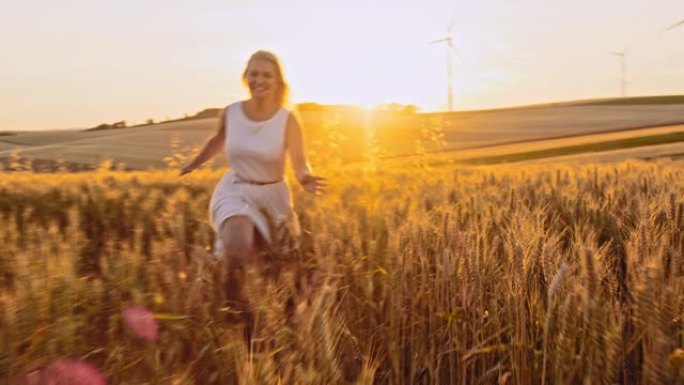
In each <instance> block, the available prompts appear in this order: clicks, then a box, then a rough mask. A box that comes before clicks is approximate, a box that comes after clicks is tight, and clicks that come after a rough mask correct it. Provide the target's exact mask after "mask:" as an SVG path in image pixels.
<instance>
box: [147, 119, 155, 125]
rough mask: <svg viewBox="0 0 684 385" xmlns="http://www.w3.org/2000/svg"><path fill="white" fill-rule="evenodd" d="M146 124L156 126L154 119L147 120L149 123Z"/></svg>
mask: <svg viewBox="0 0 684 385" xmlns="http://www.w3.org/2000/svg"><path fill="white" fill-rule="evenodd" d="M145 124H147V125H148V126H151V125H153V124H154V119H152V118H149V119H147V121H146V122H145Z"/></svg>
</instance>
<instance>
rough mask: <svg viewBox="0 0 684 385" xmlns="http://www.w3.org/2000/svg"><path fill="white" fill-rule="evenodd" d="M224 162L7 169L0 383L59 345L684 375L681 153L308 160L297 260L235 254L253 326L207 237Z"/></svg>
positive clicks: (422, 380) (355, 364)
mask: <svg viewBox="0 0 684 385" xmlns="http://www.w3.org/2000/svg"><path fill="white" fill-rule="evenodd" d="M222 172H223V170H214V171H212V170H209V169H206V170H200V171H197V172H195V173H192V174H190V175H188V176H186V177H184V178H182V179H181V178H178V177H177V171H175V170H169V171H155V172H119V171H110V170H105V169H103V170H100V171H98V172H89V173H80V174H68V173H56V174H33V173H29V172H18V173H7V174H0V223H2V231H1V232H0V383H1V384H10V383H13V381H19V380H16V379H19V378H21V376H22V374H23V373H26V372H28V371H30V370H32V368H35V367H39V366H41V365H44V364H45V363H47V362H49V361H50V360H54V359H59V358H63V357H66V358H72V359H78V360H84V361H87V362H89V363H90V364H92V365H93V366H95V367H97V368H99V369H100V370H101V371H102V372H103V373H104V374H105V375H106V377H107V379H108V382H109V383H110V384H278V383H282V384H345V383H358V384H455V385H470V384H500V385H504V384H508V385H513V384H521V385H522V384H616V383H625V384H683V383H684V350H682V347H684V335H683V331H684V257H683V255H684V219H683V218H682V217H683V216H684V212H683V211H684V198H683V197H684V178H683V176H684V171H683V169H682V168H681V163H675V162H671V161H664V160H663V161H657V162H641V161H638V162H637V161H628V162H622V163H607V164H580V165H570V164H562V163H554V164H543V165H526V166H525V165H507V166H501V165H499V166H486V167H485V166H482V167H464V166H444V167H440V168H433V167H430V166H429V162H417V163H416V164H414V165H411V166H406V167H404V168H401V169H386V168H384V167H382V164H374V165H370V166H368V167H365V168H362V167H354V168H342V167H332V166H331V167H329V168H328V169H323V170H319V171H318V173H319V174H321V175H324V176H326V177H327V178H328V179H329V185H330V187H329V189H328V192H327V193H326V195H324V196H322V197H315V196H312V195H308V194H305V193H304V192H303V191H301V189H299V187H297V186H294V184H293V194H294V195H293V198H294V204H295V209H296V211H297V213H298V215H299V218H300V221H301V225H302V229H303V234H302V237H301V239H300V241H301V247H300V248H299V249H298V250H296V252H291V253H289V254H288V253H283V255H281V257H283V258H285V260H284V262H283V260H281V261H280V262H281V265H283V266H291V265H297V266H298V269H295V270H294V272H295V273H294V274H293V273H292V271H291V270H292V269H289V270H288V269H283V271H284V273H282V274H280V278H278V279H276V278H272V279H269V278H268V277H269V276H266V275H264V274H261V273H258V272H257V271H251V272H250V273H249V280H248V282H247V287H246V291H247V293H248V296H249V298H250V302H251V306H252V308H253V309H254V313H255V321H256V329H255V332H254V338H253V340H252V344H251V345H250V346H249V347H248V346H247V345H246V344H245V342H244V338H243V330H242V328H241V326H240V325H239V324H233V323H230V322H227V321H226V319H227V318H226V313H227V312H229V310H230V309H226V307H224V306H223V304H222V303H221V300H222V299H221V295H220V290H219V287H221V285H222V280H223V278H222V273H221V268H222V266H221V264H220V263H218V262H216V261H215V260H214V259H213V258H212V257H211V255H210V247H211V245H212V242H213V233H212V230H211V228H210V226H209V224H208V217H207V205H208V201H209V198H210V195H211V192H212V189H213V187H214V185H215V183H216V182H217V181H218V179H219V178H220V176H221V173H222ZM291 181H292V179H291ZM291 183H292V182H291ZM274 264H275V262H274ZM296 283H298V284H297V285H296ZM286 303H293V304H294V308H295V309H294V311H293V312H291V314H287V312H286V311H285V310H284V308H285V306H284V304H286ZM130 305H140V306H144V307H146V308H147V309H150V310H151V311H152V312H153V313H154V317H155V319H156V320H157V321H158V322H159V324H160V330H161V333H160V336H159V339H158V340H156V341H152V342H148V341H142V340H140V339H139V338H136V336H135V335H133V334H132V333H131V332H130V330H127V329H126V327H125V326H124V324H123V320H122V310H123V309H124V308H125V307H126V306H130Z"/></svg>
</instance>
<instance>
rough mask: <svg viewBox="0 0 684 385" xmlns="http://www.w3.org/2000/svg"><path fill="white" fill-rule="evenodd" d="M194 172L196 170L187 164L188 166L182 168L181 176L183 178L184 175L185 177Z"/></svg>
mask: <svg viewBox="0 0 684 385" xmlns="http://www.w3.org/2000/svg"><path fill="white" fill-rule="evenodd" d="M192 170H194V169H193V168H192V167H190V165H189V164H186V165H184V166H183V167H181V169H180V175H179V176H183V175H185V174H189V173H191V172H192Z"/></svg>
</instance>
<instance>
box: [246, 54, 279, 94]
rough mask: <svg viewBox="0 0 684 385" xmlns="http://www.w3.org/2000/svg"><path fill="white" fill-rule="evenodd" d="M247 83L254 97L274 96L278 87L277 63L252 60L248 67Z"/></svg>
mask: <svg viewBox="0 0 684 385" xmlns="http://www.w3.org/2000/svg"><path fill="white" fill-rule="evenodd" d="M247 85H248V86H249V92H250V93H251V94H252V98H253V99H260V100H267V99H270V98H274V97H275V93H276V91H277V89H278V75H277V73H276V66H275V64H273V63H272V62H270V61H268V60H259V59H256V60H252V61H251V62H250V63H249V66H248V67H247Z"/></svg>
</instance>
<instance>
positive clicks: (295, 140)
mask: <svg viewBox="0 0 684 385" xmlns="http://www.w3.org/2000/svg"><path fill="white" fill-rule="evenodd" d="M286 129H287V144H286V145H287V151H288V153H289V154H290V160H291V161H292V168H293V169H294V172H295V176H296V177H297V180H298V181H299V183H302V180H303V179H304V177H305V176H306V175H311V166H309V163H308V162H307V161H306V152H305V150H304V138H303V135H302V127H301V126H300V125H299V122H298V121H297V118H296V117H295V116H294V115H293V114H292V113H290V115H289V116H288V118H287V127H286Z"/></svg>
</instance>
